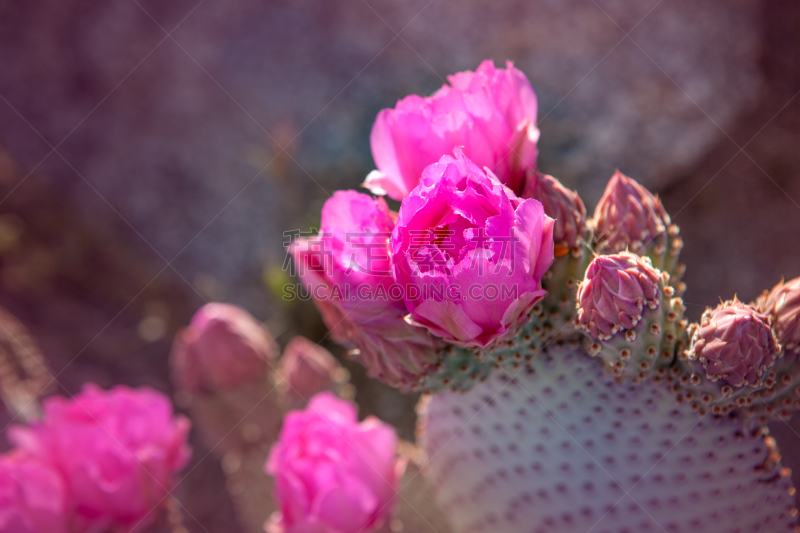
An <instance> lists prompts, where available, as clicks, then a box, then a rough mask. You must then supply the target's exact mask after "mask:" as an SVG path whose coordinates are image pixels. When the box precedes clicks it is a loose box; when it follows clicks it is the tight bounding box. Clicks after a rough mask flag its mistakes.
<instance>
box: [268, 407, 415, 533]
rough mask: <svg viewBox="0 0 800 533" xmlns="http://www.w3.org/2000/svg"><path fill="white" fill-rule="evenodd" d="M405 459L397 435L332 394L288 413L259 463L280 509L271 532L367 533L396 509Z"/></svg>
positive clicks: (270, 527)
mask: <svg viewBox="0 0 800 533" xmlns="http://www.w3.org/2000/svg"><path fill="white" fill-rule="evenodd" d="M404 469H405V461H403V460H402V459H398V457H397V434H396V433H395V431H394V429H393V428H392V427H391V426H389V425H387V424H384V423H383V422H381V421H380V420H378V419H377V418H374V417H368V418H367V419H366V420H364V421H363V422H361V423H359V422H358V416H357V412H356V407H355V406H354V405H353V404H351V403H349V402H346V401H343V400H339V399H338V398H336V397H335V396H334V395H333V394H331V393H330V392H322V393H319V394H317V395H316V396H314V397H313V398H312V399H311V401H310V402H309V404H308V407H307V408H306V409H305V410H303V411H293V412H291V413H289V415H287V416H286V419H285V420H284V422H283V428H282V429H281V434H280V437H279V439H278V443H277V444H275V445H274V446H273V448H272V450H271V452H270V455H269V459H268V461H267V464H266V466H265V470H266V472H267V473H268V474H270V475H272V476H275V495H276V499H277V501H278V505H279V508H280V512H279V513H276V515H274V516H273V518H272V519H271V522H270V525H269V526H268V531H270V532H271V533H359V532H364V533H368V532H370V531H375V530H376V529H377V528H379V527H381V526H382V525H383V524H385V523H386V521H387V520H388V519H389V517H390V515H391V513H392V510H393V508H394V504H395V499H396V497H395V496H396V494H397V491H398V487H399V483H400V479H401V477H402V475H403V471H404Z"/></svg>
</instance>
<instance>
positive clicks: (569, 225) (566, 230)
mask: <svg viewBox="0 0 800 533" xmlns="http://www.w3.org/2000/svg"><path fill="white" fill-rule="evenodd" d="M521 198H533V199H535V200H539V201H540V202H541V203H542V206H543V207H544V212H545V214H546V215H547V216H549V217H550V218H552V219H554V220H555V223H554V225H553V242H554V243H555V246H554V255H555V257H557V258H558V257H562V256H564V255H566V254H567V253H568V252H569V251H570V250H572V249H574V248H576V247H578V246H579V245H580V243H581V241H582V239H583V238H584V236H585V235H586V229H587V228H586V208H585V207H584V205H583V201H582V200H581V199H580V197H579V196H578V194H577V193H575V192H574V191H571V190H569V189H567V188H566V187H564V186H563V185H562V184H561V182H560V181H558V180H557V179H556V178H554V177H553V176H548V175H547V174H540V173H539V172H536V173H532V175H531V176H530V179H529V180H528V182H527V184H526V185H525V190H524V191H523V193H522V195H521Z"/></svg>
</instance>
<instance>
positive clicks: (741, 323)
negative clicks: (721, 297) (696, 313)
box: [689, 298, 781, 387]
mask: <svg viewBox="0 0 800 533" xmlns="http://www.w3.org/2000/svg"><path fill="white" fill-rule="evenodd" d="M770 322H771V319H770V318H769V317H768V316H767V315H765V314H762V313H760V312H758V311H757V310H756V309H755V308H753V307H752V306H749V305H746V304H743V303H742V302H740V301H739V300H737V299H736V298H734V299H733V300H729V301H727V302H724V303H722V304H720V305H718V306H717V307H716V308H714V309H708V310H706V312H705V313H703V317H702V318H701V319H700V327H699V328H696V329H695V332H694V336H693V338H692V344H691V347H690V349H689V356H690V357H691V358H693V359H697V360H699V361H700V363H701V364H702V365H703V368H704V369H705V371H706V377H707V378H708V379H709V380H711V381H719V380H721V379H722V380H725V381H726V382H727V383H728V384H729V385H731V386H733V387H742V386H744V385H751V386H759V385H761V383H762V382H763V380H764V375H765V374H766V372H767V369H768V368H769V367H770V366H771V365H772V363H773V362H774V360H775V357H776V356H777V355H778V353H780V350H781V347H780V345H779V344H778V341H777V339H775V335H774V334H773V333H772V329H771V328H770Z"/></svg>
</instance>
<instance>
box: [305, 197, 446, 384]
mask: <svg viewBox="0 0 800 533" xmlns="http://www.w3.org/2000/svg"><path fill="white" fill-rule="evenodd" d="M394 220H395V215H394V213H392V212H391V211H389V208H388V207H387V205H386V201H385V200H384V199H383V198H377V199H376V198H373V197H372V196H369V195H367V194H362V193H359V192H356V191H337V192H336V193H334V195H333V196H332V197H331V198H330V199H328V201H327V202H325V205H324V206H323V208H322V220H321V224H320V233H319V235H317V236H315V237H312V238H310V239H299V240H297V241H295V242H294V243H293V244H292V246H291V247H290V252H291V253H292V254H293V255H294V259H295V265H296V267H297V269H298V275H299V276H300V279H301V280H302V281H303V283H304V284H305V285H306V287H307V290H308V292H309V293H310V294H311V295H312V296H313V297H314V302H315V303H316V304H317V307H318V308H319V309H320V312H321V313H322V317H323V319H324V320H325V323H326V325H327V326H328V328H329V329H330V330H331V333H332V335H333V337H334V339H335V340H336V341H337V342H339V343H341V344H344V345H346V346H351V347H355V348H357V349H358V352H357V355H355V357H356V358H357V359H358V360H359V361H360V362H361V363H362V364H363V365H364V366H365V367H366V368H367V370H368V371H369V372H370V374H371V375H372V376H374V377H377V378H378V379H381V380H383V381H386V382H387V383H389V384H391V385H394V386H398V387H401V388H404V389H407V388H410V387H412V386H413V385H415V384H416V382H417V381H418V380H419V379H420V377H421V376H422V375H424V374H425V372H427V371H429V370H430V369H431V368H432V366H433V365H435V363H436V354H435V348H436V341H435V339H433V338H432V337H431V335H430V334H429V333H428V332H427V331H426V330H425V329H423V328H418V327H414V326H411V325H409V324H407V323H406V322H405V321H404V319H403V317H404V316H405V315H406V314H407V313H408V311H407V310H406V306H405V304H404V303H403V297H402V293H401V292H400V291H401V288H400V287H397V286H396V284H395V282H394V279H393V278H392V274H391V257H390V254H389V238H390V236H391V233H392V229H393V228H394Z"/></svg>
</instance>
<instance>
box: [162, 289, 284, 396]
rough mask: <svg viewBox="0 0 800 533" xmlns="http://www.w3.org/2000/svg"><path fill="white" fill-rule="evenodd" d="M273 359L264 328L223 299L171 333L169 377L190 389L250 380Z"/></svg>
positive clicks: (222, 386)
mask: <svg viewBox="0 0 800 533" xmlns="http://www.w3.org/2000/svg"><path fill="white" fill-rule="evenodd" d="M275 359H276V348H275V343H274V341H273V339H272V337H271V336H270V334H269V332H268V331H267V330H266V329H264V328H263V327H262V326H261V324H260V323H259V322H257V321H256V319H255V318H253V317H252V316H251V315H250V314H249V313H248V312H247V311H245V310H244V309H241V308H239V307H236V306H235V305H229V304H223V303H210V304H206V305H204V306H203V307H201V308H200V309H199V310H198V311H197V313H195V315H194V316H193V317H192V321H191V323H190V324H189V326H188V327H186V328H184V329H183V330H181V331H180V332H178V334H177V335H176V337H175V342H174V343H173V346H172V353H171V354H170V364H171V366H172V376H173V380H174V381H175V383H176V385H177V386H178V388H180V389H183V390H187V391H190V392H199V391H212V390H218V389H233V388H236V387H238V386H240V385H244V384H245V383H249V382H251V381H255V380H257V379H259V378H261V377H263V376H264V375H265V374H266V372H267V371H268V370H269V367H270V365H271V364H272V363H273V362H274V360H275Z"/></svg>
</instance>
